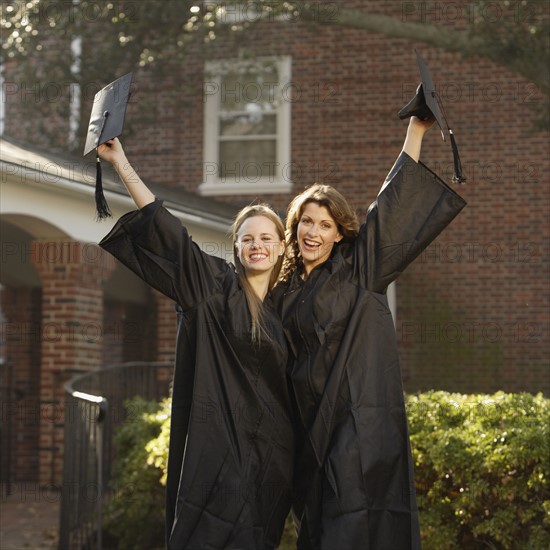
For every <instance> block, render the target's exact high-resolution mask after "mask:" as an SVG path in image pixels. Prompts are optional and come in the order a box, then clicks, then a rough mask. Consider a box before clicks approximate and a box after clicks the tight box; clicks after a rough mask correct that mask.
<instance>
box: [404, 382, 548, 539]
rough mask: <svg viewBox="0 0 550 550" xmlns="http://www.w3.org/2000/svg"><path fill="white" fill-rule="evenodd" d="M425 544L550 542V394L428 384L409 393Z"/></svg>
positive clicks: (410, 420) (412, 443) (409, 408)
mask: <svg viewBox="0 0 550 550" xmlns="http://www.w3.org/2000/svg"><path fill="white" fill-rule="evenodd" d="M408 413H409V425H410V433H411V446H412V448H413V456H414V460H415V474H416V487H417V496H418V506H419V508H420V511H421V529H422V539H423V543H424V547H425V548H426V549H428V550H429V549H438V550H441V549H449V550H451V549H457V550H458V549H462V548H469V549H470V548H471V549H475V548H480V549H481V548H499V549H508V548H510V549H512V548H513V549H514V550H521V549H538V548H549V547H550V515H549V511H550V493H549V487H548V479H549V477H550V464H549V457H550V446H549V444H550V440H549V433H548V430H549V426H550V401H549V400H548V399H545V398H543V397H542V396H541V395H537V396H532V395H529V394H505V393H502V392H499V393H496V394H494V395H461V394H452V393H447V392H429V393H425V394H421V395H418V396H411V397H409V399H408Z"/></svg>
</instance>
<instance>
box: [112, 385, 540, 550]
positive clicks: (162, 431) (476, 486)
mask: <svg viewBox="0 0 550 550" xmlns="http://www.w3.org/2000/svg"><path fill="white" fill-rule="evenodd" d="M131 407H132V411H133V412H134V413H135V412H136V411H140V415H138V416H140V418H141V419H142V421H140V422H133V423H130V424H126V425H125V426H124V427H123V428H122V429H121V430H120V432H119V433H118V435H117V442H116V443H117V449H118V450H117V456H118V462H117V465H116V471H115V483H116V486H117V487H118V488H119V489H118V490H117V495H116V498H115V499H114V500H113V502H112V503H111V505H110V507H109V518H110V522H109V531H110V532H111V533H113V534H115V535H116V536H117V537H119V541H120V542H119V546H118V547H119V548H121V549H122V550H124V549H126V548H135V549H148V550H150V549H152V548H161V547H162V544H163V541H164V485H165V484H166V460H167V452H168V438H169V421H168V416H169V410H170V401H169V400H165V401H164V402H163V403H162V404H160V405H159V404H155V403H146V402H144V401H142V400H138V401H135V400H134V401H133V402H132V403H131ZM407 410H408V415H409V427H410V434H411V446H412V449H413V458H414V461H415V473H416V487H417V496H418V505H419V508H420V526H421V534H422V541H423V547H424V550H455V549H456V550H458V549H460V550H462V549H465V548H467V549H468V550H475V549H478V548H479V549H480V550H481V549H487V548H489V549H491V548H492V549H503V550H505V549H514V550H527V549H529V550H538V549H546V548H550V494H549V487H548V479H549V477H550V464H549V457H550V447H549V445H550V440H549V434H548V430H549V426H550V400H548V399H545V398H544V397H543V396H541V395H537V396H533V395H529V394H505V393H502V392H499V393H496V394H494V395H462V394H452V393H447V392H428V393H424V394H420V395H415V396H409V397H408V398H407ZM135 416H136V415H135V414H134V417H135ZM125 488H126V489H125ZM293 531H294V530H293V527H292V524H291V522H290V521H287V526H286V529H285V534H284V536H283V541H282V542H281V546H280V547H279V548H280V550H290V549H292V548H295V540H296V537H295V535H294V532H293Z"/></svg>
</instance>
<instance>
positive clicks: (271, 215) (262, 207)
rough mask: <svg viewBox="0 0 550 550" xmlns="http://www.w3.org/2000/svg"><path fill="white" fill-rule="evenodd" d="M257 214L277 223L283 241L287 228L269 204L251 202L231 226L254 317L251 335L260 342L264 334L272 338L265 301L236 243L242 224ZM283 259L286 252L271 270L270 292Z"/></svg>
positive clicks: (235, 256)
mask: <svg viewBox="0 0 550 550" xmlns="http://www.w3.org/2000/svg"><path fill="white" fill-rule="evenodd" d="M256 216H263V217H264V218H267V219H269V220H271V221H272V222H273V223H274V224H275V227H276V229H277V235H278V236H279V238H280V239H281V241H283V240H284V238H285V229H284V226H283V222H282V221H281V218H280V217H279V215H278V214H277V213H276V212H275V211H274V210H273V209H272V208H271V207H270V206H269V205H268V204H251V205H249V206H245V207H244V208H243V209H242V210H240V211H239V213H238V214H237V216H236V217H235V221H234V222H233V226H232V228H231V238H232V241H233V261H234V263H235V268H236V271H237V275H238V276H239V282H240V284H241V288H242V289H243V291H244V295H245V297H246V302H247V304H248V309H249V311H250V316H251V318H252V327H251V336H252V341H253V342H259V341H260V338H261V336H262V335H263V336H264V337H267V338H268V339H269V338H270V336H269V334H268V332H267V331H266V329H265V325H264V309H263V302H262V300H260V298H259V297H258V295H257V294H256V293H255V292H254V290H253V289H252V287H251V286H250V283H249V282H248V279H247V278H246V272H245V269H244V267H243V264H242V263H241V260H239V254H238V252H237V247H236V244H237V234H238V232H239V229H240V228H241V225H242V224H243V223H244V221H245V220H247V219H248V218H254V217H256ZM283 260H284V254H283V255H282V256H280V257H279V258H278V260H277V262H276V263H275V266H274V268H273V271H272V272H271V277H270V278H269V286H268V289H267V291H268V292H269V291H270V290H271V289H272V288H273V287H274V286H275V284H276V283H277V281H278V279H279V275H280V273H281V267H282V265H283Z"/></svg>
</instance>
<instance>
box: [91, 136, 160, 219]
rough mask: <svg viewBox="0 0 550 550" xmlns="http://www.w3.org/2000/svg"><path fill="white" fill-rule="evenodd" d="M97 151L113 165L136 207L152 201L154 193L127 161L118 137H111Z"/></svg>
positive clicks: (141, 206)
mask: <svg viewBox="0 0 550 550" xmlns="http://www.w3.org/2000/svg"><path fill="white" fill-rule="evenodd" d="M97 152H98V153H99V156H100V157H101V158H102V159H105V160H107V161H109V162H110V163H111V164H112V165H113V167H114V169H115V170H116V172H117V174H118V175H119V177H120V179H121V180H122V183H124V186H125V187H126V189H128V193H130V196H131V197H132V199H134V202H135V204H136V206H137V207H138V208H140V209H141V208H143V207H144V206H147V205H148V204H150V203H152V202H154V200H155V195H153V193H151V191H150V190H149V188H148V187H147V186H146V185H145V184H144V183H143V181H142V180H141V178H140V177H139V176H138V175H137V173H136V171H135V170H134V169H133V168H132V165H131V164H130V163H129V162H128V159H127V158H126V155H125V154H124V149H123V148H122V144H121V143H120V141H119V140H118V138H115V139H111V140H109V141H107V142H106V143H104V144H103V145H100V146H99V147H98V148H97Z"/></svg>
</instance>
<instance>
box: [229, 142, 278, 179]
mask: <svg viewBox="0 0 550 550" xmlns="http://www.w3.org/2000/svg"><path fill="white" fill-rule="evenodd" d="M219 159H220V162H219V166H218V171H219V176H220V178H236V179H244V180H245V181H258V180H259V179H260V178H274V177H275V172H276V170H275V168H276V167H275V163H276V160H277V158H276V141H275V140H262V141H222V142H220V157H219Z"/></svg>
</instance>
